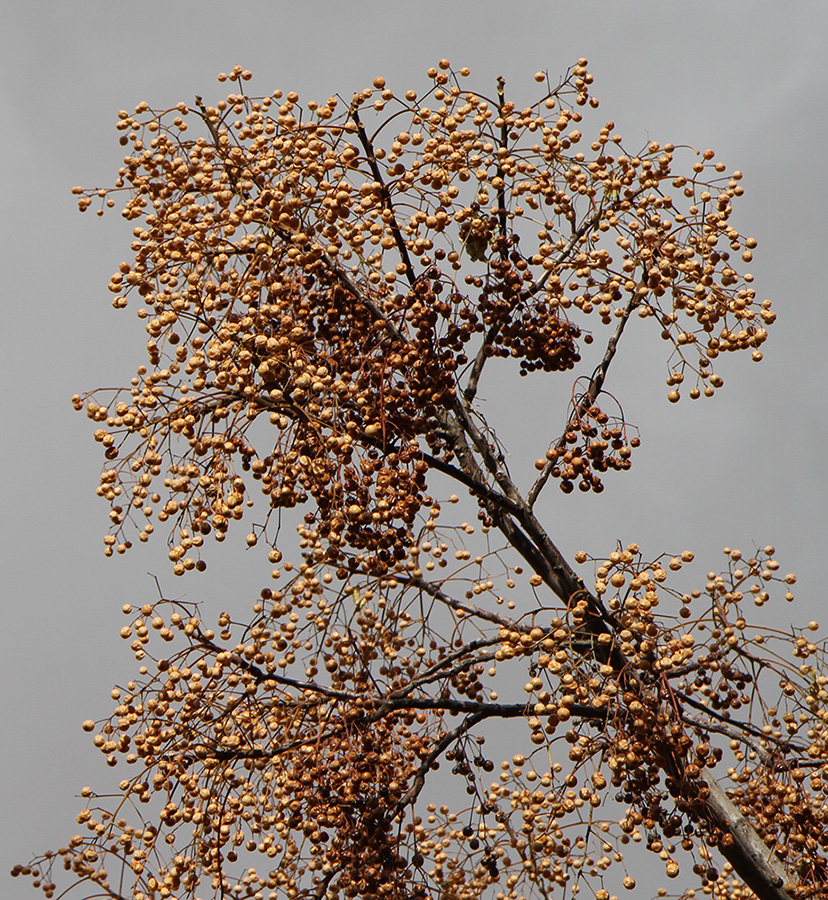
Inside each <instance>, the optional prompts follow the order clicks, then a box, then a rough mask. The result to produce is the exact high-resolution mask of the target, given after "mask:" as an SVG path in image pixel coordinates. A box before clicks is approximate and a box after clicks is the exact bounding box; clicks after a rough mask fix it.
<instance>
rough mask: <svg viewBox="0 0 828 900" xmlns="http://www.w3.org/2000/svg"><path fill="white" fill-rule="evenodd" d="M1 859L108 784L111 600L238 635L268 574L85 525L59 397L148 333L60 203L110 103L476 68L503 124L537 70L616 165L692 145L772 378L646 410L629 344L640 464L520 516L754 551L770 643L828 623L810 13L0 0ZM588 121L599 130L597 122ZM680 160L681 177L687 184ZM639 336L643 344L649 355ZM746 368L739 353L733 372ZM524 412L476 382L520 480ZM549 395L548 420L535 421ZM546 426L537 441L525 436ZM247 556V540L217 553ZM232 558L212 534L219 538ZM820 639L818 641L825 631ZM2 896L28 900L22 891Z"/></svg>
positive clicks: (698, 573) (582, 539)
mask: <svg viewBox="0 0 828 900" xmlns="http://www.w3.org/2000/svg"><path fill="white" fill-rule="evenodd" d="M3 10H4V15H3V19H4V29H3V35H2V38H0V41H2V54H1V55H0V66H2V78H0V103H1V104H2V118H0V123H2V126H1V127H2V134H3V138H2V142H0V159H2V161H3V166H2V172H3V176H4V177H3V182H2V183H3V188H2V190H3V194H2V197H3V199H2V203H3V213H4V214H3V216H2V219H0V229H2V238H1V239H0V248H2V249H1V250H0V252H2V270H3V273H4V283H3V292H2V296H3V307H2V315H3V320H2V327H1V328H0V335H2V355H1V356H0V359H2V367H3V368H2V372H3V391H2V398H3V399H2V403H3V423H4V426H3V432H2V460H1V462H2V476H3V493H2V497H3V501H2V506H3V515H2V519H0V528H2V545H1V546H2V562H3V589H2V590H3V614H4V617H3V621H4V626H5V627H4V628H3V632H2V641H3V651H4V652H3V655H2V667H3V668H2V686H3V719H2V721H3V738H2V741H3V743H2V749H3V753H2V759H3V766H2V774H3V808H5V809H6V813H5V814H4V815H3V816H2V827H3V834H2V840H0V847H2V854H3V868H4V869H5V870H6V871H8V870H9V869H10V868H11V866H12V865H13V864H14V863H16V862H25V861H26V860H28V859H29V858H30V856H31V855H32V854H34V853H35V852H37V851H41V850H43V849H46V848H50V847H51V848H55V847H57V846H58V845H60V844H62V843H64V842H65V841H66V840H67V839H68V838H69V837H70V836H71V835H72V834H73V833H74V832H75V831H76V830H77V826H76V824H75V822H74V815H75V813H76V812H77V811H78V810H79V809H80V808H81V805H82V804H81V802H80V801H79V800H78V799H77V798H76V796H75V795H76V794H77V793H78V792H79V790H80V788H81V787H82V786H83V785H84V784H94V785H96V786H103V785H105V784H106V783H107V779H108V778H113V777H114V778H115V779H116V780H117V778H118V777H121V776H119V775H118V770H115V772H114V773H110V772H109V771H108V770H107V769H106V766H105V765H104V761H103V758H102V757H101V756H100V754H98V753H97V751H95V750H94V748H93V747H92V744H91V740H90V739H89V737H88V736H86V735H84V734H83V733H82V732H81V729H80V723H81V722H82V721H83V720H84V719H86V718H93V719H98V718H100V717H102V716H104V715H108V714H109V712H110V706H111V701H110V700H109V691H110V689H111V687H112V686H113V684H114V683H116V682H124V681H126V680H128V679H129V678H130V677H131V675H132V674H133V670H134V662H133V660H132V659H131V655H130V653H129V651H128V647H127V646H126V645H125V644H124V643H123V642H122V641H120V640H119V638H118V630H119V628H120V627H121V624H122V622H121V618H122V616H121V614H120V612H119V610H120V607H121V605H122V604H123V603H133V604H139V605H140V604H141V603H143V602H145V601H147V600H148V599H151V598H152V597H153V595H154V592H155V586H154V583H153V582H152V580H151V579H150V578H149V577H148V576H147V574H146V573H147V572H152V573H155V574H157V575H159V577H161V579H162V585H163V587H164V589H165V591H166V593H167V594H174V593H178V594H186V595H187V597H188V599H191V600H204V601H205V603H206V605H207V606H208V608H210V609H215V608H218V607H219V606H220V607H222V608H229V609H237V610H239V615H240V616H241V615H242V614H243V613H245V612H246V610H247V609H248V608H249V606H250V602H251V598H252V597H253V596H254V595H255V593H257V592H258V588H259V587H261V586H262V585H264V584H266V579H267V573H268V571H269V566H268V565H267V562H266V560H265V558H264V554H263V553H262V554H259V555H258V556H257V555H255V554H252V553H251V554H247V555H242V553H241V552H240V551H239V549H238V548H235V549H234V548H233V547H230V546H224V547H211V548H210V550H209V556H208V560H209V562H210V569H209V577H204V578H201V579H198V578H191V579H190V580H184V581H179V580H176V579H174V578H173V576H172V575H171V573H170V572H169V566H168V563H167V562H166V552H165V548H164V545H163V542H162V541H156V542H155V545H154V546H153V545H150V546H148V547H143V546H141V547H139V548H136V549H135V550H133V551H132V553H131V554H129V555H128V556H127V557H126V558H117V559H114V560H106V559H105V558H104V556H103V553H102V544H101V536H102V535H103V533H104V532H105V527H106V523H107V511H108V509H107V506H106V505H105V504H104V503H103V502H102V501H100V500H98V499H97V498H96V497H95V487H96V485H97V478H98V472H99V470H100V465H101V456H100V452H99V450H100V448H99V445H96V444H95V443H94V441H93V440H92V431H93V427H91V426H90V423H89V422H88V421H87V420H86V419H85V418H84V417H83V416H82V415H78V414H77V413H73V411H72V409H71V405H70V402H69V399H70V397H71V395H72V394H73V393H75V392H83V391H85V390H88V389H91V388H94V387H101V386H113V385H116V384H117V385H122V384H125V383H127V382H128V380H129V378H130V377H131V375H132V374H133V373H134V370H135V367H136V366H137V365H138V364H139V363H140V362H141V361H143V360H142V353H143V347H144V343H145V341H146V336H145V334H144V333H143V329H142V326H141V325H140V323H139V322H138V321H137V320H136V319H135V316H134V312H133V307H132V306H130V307H129V308H128V309H127V311H125V312H119V313H116V312H114V311H113V310H112V308H111V305H110V300H111V295H110V294H109V293H108V292H107V282H108V279H109V275H110V274H111V272H112V271H114V269H115V268H116V267H117V265H118V263H119V262H120V261H121V260H122V259H127V258H128V256H129V242H130V232H131V228H132V226H131V225H128V224H127V223H125V222H124V221H123V220H121V219H120V217H119V216H118V215H117V212H115V213H113V214H111V215H108V216H106V217H105V218H104V219H103V220H99V219H97V218H96V217H95V216H94V215H92V214H91V213H87V214H86V215H85V216H83V217H82V216H81V215H80V214H79V213H78V212H77V210H76V201H75V199H74V198H73V197H72V196H71V195H70V189H71V187H72V186H73V185H76V184H80V185H84V186H87V187H97V186H99V185H108V184H111V182H112V181H113V179H114V177H115V174H116V171H117V168H118V165H119V163H120V161H121V158H122V157H123V150H122V148H120V147H119V146H118V142H117V133H116V131H115V129H114V122H115V119H116V114H117V111H118V110H119V109H132V108H134V106H135V104H136V103H137V102H139V101H141V100H146V101H147V102H148V103H149V104H150V105H151V106H153V107H162V106H169V105H172V104H174V103H175V102H177V101H178V100H184V101H187V102H191V101H192V98H193V95H194V94H197V93H198V94H203V95H204V97H205V101H207V102H208V103H209V102H210V101H212V100H215V99H218V98H219V97H221V96H224V94H226V92H227V87H226V86H221V85H219V84H218V83H217V82H216V79H215V76H216V74H217V73H218V72H219V71H227V70H229V69H231V68H232V67H233V65H234V64H236V63H239V64H241V65H242V66H244V67H245V68H249V69H251V70H252V71H253V73H254V80H253V82H252V83H251V84H250V85H248V86H247V90H248V91H249V92H250V93H254V94H267V93H270V92H271V91H273V90H274V89H276V88H282V89H283V90H285V91H287V90H296V91H297V92H298V93H299V94H300V96H301V97H302V98H303V99H319V100H325V99H327V97H328V96H330V95H331V94H333V93H336V92H341V93H342V94H343V95H345V96H349V95H350V94H351V93H352V92H353V91H355V90H359V89H361V88H363V87H366V86H368V85H369V84H370V82H371V80H372V79H373V77H374V76H376V75H380V74H381V75H383V76H384V77H385V78H386V79H387V81H388V82H389V86H391V87H392V88H394V89H395V90H398V91H400V92H402V91H404V90H405V89H408V88H410V87H411V88H414V89H417V90H422V89H423V88H424V87H425V86H426V84H427V79H426V77H425V70H426V69H427V68H428V67H429V66H431V65H434V64H435V63H436V62H437V60H439V59H440V58H441V57H448V58H449V59H450V60H451V62H452V64H453V65H454V66H455V67H456V68H459V67H461V66H464V65H466V66H468V67H469V68H471V70H472V77H471V78H470V79H469V80H468V84H469V85H471V86H473V87H475V88H477V89H479V90H481V91H490V90H491V89H492V88H493V86H494V84H495V79H496V77H497V76H498V75H500V74H502V75H503V76H504V77H505V78H506V81H507V86H508V87H507V89H508V91H509V92H510V94H511V96H513V97H514V98H515V99H516V102H517V103H518V105H519V106H520V103H521V98H522V97H525V98H526V99H527V100H533V99H534V98H535V96H536V85H535V83H534V81H533V75H534V73H535V72H536V71H538V70H548V71H549V74H550V77H551V78H552V79H553V80H554V79H556V78H557V77H558V76H559V75H561V74H563V73H564V72H565V70H566V69H567V67H568V66H569V65H571V64H572V63H574V62H575V61H576V60H577V59H578V58H579V57H582V56H584V57H587V58H588V59H589V64H590V65H589V69H590V71H591V72H592V73H593V74H594V76H595V84H594V86H593V93H594V94H595V95H596V96H598V97H599V98H600V100H601V108H602V112H603V115H604V117H606V118H610V119H612V120H614V122H615V123H616V129H617V130H618V131H620V132H621V133H622V134H623V136H624V138H625V143H626V144H627V145H628V146H640V145H642V144H643V143H644V142H645V141H646V140H647V139H654V140H659V141H661V142H672V143H675V144H692V145H694V146H696V147H700V148H705V147H712V148H714V149H715V150H716V151H717V158H720V159H721V160H723V161H724V162H725V163H727V164H728V166H729V167H733V168H735V167H738V168H740V169H741V170H742V171H743V172H744V173H745V177H744V180H743V184H744V186H745V189H746V194H745V197H744V198H742V199H741V200H740V201H739V202H738V204H737V206H736V211H735V214H734V217H733V220H732V222H733V224H734V225H735V226H736V227H737V228H738V229H739V230H740V231H741V232H742V233H745V234H750V235H752V236H754V237H756V238H757V239H758V241H759V249H758V251H757V254H756V260H755V263H754V264H753V265H752V271H753V273H754V275H755V276H756V281H755V286H756V288H757V291H758V293H759V294H760V299H764V298H765V297H767V298H769V299H771V300H772V301H773V304H774V308H775V309H776V310H777V312H778V321H777V324H776V325H775V326H774V327H773V329H772V331H771V338H770V340H769V341H768V343H767V344H766V345H765V347H764V348H763V349H764V350H765V360H764V362H763V363H762V364H761V365H759V366H756V365H754V364H753V363H751V362H750V361H749V359H747V356H746V355H745V359H727V360H724V361H722V364H721V366H720V371H721V372H722V374H723V375H724V377H725V380H726V387H725V389H724V390H723V391H721V392H720V393H717V395H716V397H715V398H714V399H712V400H708V401H698V402H697V403H696V404H691V403H690V402H689V401H685V402H682V403H681V404H679V405H678V406H677V407H673V406H671V405H670V404H668V403H667V401H666V399H665V397H666V392H667V388H666V386H665V384H664V378H665V376H666V374H667V370H666V353H665V345H663V344H660V343H659V342H658V340H657V338H654V335H653V334H652V332H650V333H649V334H647V335H645V334H644V332H643V331H641V333H640V334H639V333H634V334H633V335H632V340H631V341H630V343H629V346H627V347H624V348H622V351H621V353H620V354H619V357H618V359H617V361H616V364H615V366H614V368H615V371H614V374H613V375H612V379H611V382H610V384H609V387H610V389H611V390H613V392H615V393H617V394H618V395H619V396H621V397H622V398H623V402H624V408H625V412H626V414H627V417H628V418H629V419H630V420H631V421H632V422H634V423H635V424H637V425H638V426H639V427H640V429H641V433H642V440H643V443H642V447H641V449H640V450H639V451H637V454H636V455H635V456H634V464H633V468H632V470H631V471H630V472H628V473H626V474H623V475H615V476H614V477H612V475H610V476H608V477H607V479H606V490H605V492H604V493H603V494H602V495H601V496H600V497H584V496H583V495H581V494H580V493H579V492H575V494H574V495H572V496H570V497H564V496H563V495H561V494H560V492H558V491H556V490H550V491H549V492H548V494H549V496H548V497H546V498H545V500H544V503H543V506H542V509H541V510H540V512H541V514H542V517H543V518H544V520H545V522H546V524H547V526H548V528H549V530H550V533H551V534H552V536H553V538H554V539H556V540H558V541H559V543H560V545H561V547H562V549H563V550H564V551H565V552H566V553H567V554H568V555H570V557H571V555H572V554H573V552H574V551H575V550H577V549H581V548H583V549H586V550H588V551H589V552H591V553H594V554H595V555H601V554H606V553H608V552H609V551H610V550H611V549H613V547H614V545H615V542H616V541H617V540H620V541H622V542H623V543H625V544H626V543H628V542H629V541H633V540H635V541H637V542H638V543H639V544H640V545H641V546H642V549H643V551H644V552H645V555H647V556H655V555H657V554H658V553H660V552H664V551H667V552H671V553H675V552H679V551H681V550H683V549H685V548H690V549H693V550H694V551H695V552H696V554H697V564H696V565H695V566H694V567H693V568H692V569H691V570H690V571H689V573H688V576H690V577H692V576H694V578H695V582H697V583H698V582H700V583H702V584H703V582H704V573H705V572H706V571H708V570H709V569H713V568H716V569H718V568H719V567H720V566H721V565H722V563H723V557H722V555H721V547H722V546H724V545H730V546H735V547H741V548H743V549H746V550H749V549H750V548H751V546H752V544H753V542H754V541H755V542H756V543H757V544H759V545H764V544H767V543H773V544H775V546H776V547H777V557H778V559H779V560H780V562H781V564H782V568H783V569H784V570H785V571H795V572H796V573H797V574H798V576H799V582H798V586H797V589H796V591H797V604H795V605H794V606H793V607H791V608H784V609H777V610H773V611H772V614H773V615H774V616H775V617H777V618H778V621H779V622H780V623H784V624H786V623H788V622H791V621H797V622H807V621H808V620H809V619H811V618H817V619H819V618H820V617H821V615H822V613H823V608H824V607H825V601H824V594H823V591H824V590H825V579H824V573H823V574H821V572H820V569H821V565H822V561H823V560H824V559H825V556H826V550H825V545H826V540H827V539H828V529H826V519H825V505H826V500H828V478H826V475H825V462H824V456H825V441H826V438H828V427H826V413H828V404H827V403H826V393H825V382H826V377H828V365H826V361H825V353H824V350H823V347H824V345H825V342H826V339H828V300H826V297H825V291H824V287H823V282H824V267H825V259H826V248H828V233H826V225H825V222H826V206H828V203H826V201H827V200H828V190H827V189H826V164H825V154H826V146H828V141H826V138H828V126H827V125H826V121H828V119H827V118H826V97H828V53H826V38H828V4H826V3H825V2H824V0H823V2H812V3H806V2H789V3H784V4H783V3H780V2H774V0H752V2H740V0H729V2H727V3H724V2H721V0H714V2H703V0H693V2H675V0H671V2H667V0H662V2H632V0H624V2H618V3H613V2H609V0H592V2H589V0H581V2H579V3H571V2H569V3H562V2H557V0H546V2H525V0H510V2H508V3H502V2H497V3H494V2H489V0H475V2H452V0H443V2H440V3H434V2H429V0H421V2H419V3H416V4H414V3H398V2H395V0H386V2H383V3H377V2H360V0H354V2H351V3H339V2H313V0H294V2H293V3H283V2H276V0H271V2H235V3H230V2H227V0H225V2H222V3H217V2H213V0H197V2H196V0H164V2H160V0H144V2H142V3H141V4H135V3H132V4H127V3H122V2H116V0H107V2H87V0H72V2H54V0H52V2H43V0H41V2H37V3H31V2H22V0H15V2H9V0H7V2H6V3H4V4H3ZM596 124H597V120H596ZM690 164H691V163H690V162H688V165H690ZM645 338H648V340H645ZM740 355H741V354H740ZM519 387H524V388H525V390H526V393H525V395H523V396H521V395H516V394H514V393H512V394H511V395H510V396H504V395H502V394H500V395H499V394H498V391H497V388H496V386H495V385H493V384H491V383H488V384H486V385H484V389H483V394H484V395H485V397H486V400H487V409H491V410H493V411H495V412H494V418H495V422H496V423H497V427H498V435H499V436H500V437H501V439H502V440H503V441H504V443H505V444H506V445H507V446H509V445H519V447H516V450H515V454H514V457H513V465H512V469H513V472H514V471H515V469H516V468H519V464H520V462H521V460H522V459H523V456H522V455H521V454H522V453H523V454H524V455H525V456H526V461H527V462H529V463H530V464H531V460H532V459H534V458H535V457H536V456H539V455H542V453H543V451H544V450H545V448H546V446H547V444H548V441H549V440H550V439H551V438H552V437H554V436H555V434H556V430H557V431H559V430H560V421H561V417H562V411H561V410H559V409H556V408H549V409H548V410H547V406H548V398H547V399H546V400H545V394H544V392H545V390H546V388H545V385H544V383H543V376H535V377H534V378H533V379H527V380H524V381H522V382H521V383H520V385H519ZM545 402H546V404H547V405H546V406H545V405H544V403H545ZM547 425H548V427H547ZM236 537H237V539H238V541H241V540H243V533H241V532H239V533H238V534H237V535H236ZM229 543H232V541H231V542H229ZM825 618H826V625H828V616H826V617H825ZM0 893H2V896H4V897H6V898H10V900H17V898H20V897H30V896H31V897H34V896H35V893H34V892H33V891H32V889H31V887H30V886H29V885H28V884H25V883H24V882H22V881H17V882H13V883H11V884H8V883H4V886H3V888H2V889H0Z"/></svg>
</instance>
